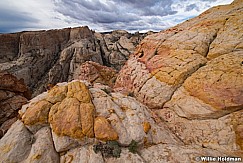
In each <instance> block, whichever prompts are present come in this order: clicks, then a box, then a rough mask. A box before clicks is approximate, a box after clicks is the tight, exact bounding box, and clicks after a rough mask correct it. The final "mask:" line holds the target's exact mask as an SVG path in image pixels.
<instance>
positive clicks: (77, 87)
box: [67, 81, 91, 103]
mask: <svg viewBox="0 0 243 163" xmlns="http://www.w3.org/2000/svg"><path fill="white" fill-rule="evenodd" d="M67 97H74V98H77V99H78V100H79V101H80V102H82V103H89V102H91V97H90V93H89V89H88V88H87V87H86V85H85V84H84V83H82V82H79V81H75V82H71V83H69V84H68V92H67Z"/></svg>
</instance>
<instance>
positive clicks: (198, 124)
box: [115, 1, 243, 152]
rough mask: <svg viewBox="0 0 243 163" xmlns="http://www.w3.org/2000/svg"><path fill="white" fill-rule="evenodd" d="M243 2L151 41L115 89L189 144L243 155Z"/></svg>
mask: <svg viewBox="0 0 243 163" xmlns="http://www.w3.org/2000/svg"><path fill="white" fill-rule="evenodd" d="M242 7H243V3H242V1H234V2H233V3H232V4H230V5H224V6H217V7H213V8H212V9H209V10H208V11H206V12H204V13H202V14H201V15H199V16H198V17H196V18H193V19H191V20H188V21H186V22H184V23H182V24H179V25H177V26H175V27H173V28H170V29H168V30H165V31H161V32H160V33H157V34H154V35H150V36H148V37H146V38H145V39H144V40H143V41H142V42H141V44H140V45H139V47H138V50H137V51H136V52H135V53H134V55H133V56H131V58H130V59H129V60H128V61H127V63H126V65H125V66H124V67H123V68H122V70H121V71H120V73H119V74H118V78H117V80H116V83H115V89H116V90H118V91H121V92H123V93H125V94H133V95H134V97H136V99H138V100H139V101H140V102H142V103H144V104H145V105H147V106H148V107H149V108H151V109H153V112H154V113H155V114H156V115H157V116H158V117H157V118H158V119H161V120H162V121H161V122H159V123H164V124H167V125H168V126H169V128H170V130H171V131H172V132H173V133H175V134H176V135H177V136H178V137H179V138H180V139H181V140H182V141H183V142H184V143H185V144H187V145H192V144H193V145H195V144H197V145H199V146H202V147H205V148H210V149H220V150H221V149H223V150H228V151H241V152H242V141H241V139H242V124H243V120H242V118H240V117H241V116H242V113H243V49H242V46H241V45H242V42H243V39H242V38H243V31H242V24H243V18H242V16H240V15H242V14H243V10H242Z"/></svg>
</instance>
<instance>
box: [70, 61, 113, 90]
mask: <svg viewBox="0 0 243 163" xmlns="http://www.w3.org/2000/svg"><path fill="white" fill-rule="evenodd" d="M74 78H75V79H79V80H86V81H88V82H90V83H92V84H95V83H101V84H104V85H108V86H110V87H113V86H114V84H115V81H116V78H117V71H116V70H115V69H113V68H110V67H106V66H102V65H100V64H98V63H95V62H91V61H88V62H85V63H83V64H82V65H81V66H80V68H79V71H78V70H77V73H76V74H75V75H74Z"/></svg>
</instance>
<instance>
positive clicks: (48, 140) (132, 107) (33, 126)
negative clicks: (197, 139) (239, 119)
mask: <svg viewBox="0 0 243 163" xmlns="http://www.w3.org/2000/svg"><path fill="white" fill-rule="evenodd" d="M54 92H58V93H54ZM20 116H21V120H18V121H17V122H16V123H14V125H13V126H12V127H11V128H10V130H9V131H8V132H7V134H6V135H5V136H4V137H3V138H2V139H1V140H0V150H1V152H0V162H83V161H87V162H114V161H116V162H117V161H118V162H161V161H162V162H163V161H164V162H167V161H171V162H178V161H179V162H180V161H181V160H183V161H191V160H195V157H196V156H201V155H210V156H215V157H216V156H218V155H226V156H228V155H230V156H238V157H239V156H240V155H241V154H242V152H240V151H238V152H234V150H232V149H231V146H227V145H226V146H225V147H227V148H228V149H231V150H232V151H231V152H229V151H228V150H226V149H227V148H226V149H223V148H219V149H212V148H210V146H208V147H207V148H203V147H202V146H200V145H198V144H187V143H185V142H184V141H185V139H184V140H181V139H179V138H178V135H176V134H174V133H173V132H172V131H171V130H170V128H169V127H171V126H169V127H167V126H166V125H165V123H158V122H157V121H156V117H154V115H153V112H151V111H150V110H149V109H148V108H147V107H146V106H145V105H143V104H141V103H139V102H138V101H136V99H135V98H133V97H130V96H127V95H123V94H121V93H115V92H114V93H110V94H107V93H106V92H105V91H103V90H102V89H99V88H94V87H91V86H89V85H85V84H84V83H83V82H81V81H78V80H75V81H72V82H70V83H59V84H58V85H56V86H55V87H53V88H52V89H51V90H50V91H48V92H44V93H42V94H40V95H39V96H37V97H35V98H34V99H32V100H31V101H30V102H29V103H28V104H26V105H24V106H23V107H22V109H21V110H20ZM238 116H240V115H238ZM223 122H224V120H222V124H223ZM235 123H236V122H235ZM221 127H225V126H221ZM226 127H227V126H226ZM222 131H223V130H222ZM230 134H234V133H233V132H232V131H231V133H230ZM232 136H233V135H232ZM221 139H222V141H223V140H228V137H227V138H226V137H221ZM107 141H115V142H117V143H118V146H117V148H119V150H118V151H119V153H118V155H117V156H118V157H106V156H105V153H102V152H97V151H95V150H94V145H95V144H97V143H98V142H107ZM131 142H136V143H137V145H138V148H137V149H136V150H134V151H132V150H131V148H130V147H129V145H130V144H131ZM232 143H233V144H232V146H234V147H232V148H237V147H236V143H235V142H232ZM209 144H210V143H209ZM133 148H135V147H133ZM106 150H107V149H106ZM113 150H116V149H113ZM195 151H196V152H195ZM103 152H107V151H103ZM151 156H152V157H151Z"/></svg>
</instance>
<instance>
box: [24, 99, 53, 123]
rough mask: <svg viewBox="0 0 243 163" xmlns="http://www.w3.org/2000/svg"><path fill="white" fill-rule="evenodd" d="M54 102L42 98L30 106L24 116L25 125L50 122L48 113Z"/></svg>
mask: <svg viewBox="0 0 243 163" xmlns="http://www.w3.org/2000/svg"><path fill="white" fill-rule="evenodd" d="M51 107H52V104H50V103H49V102H47V101H45V100H42V101H39V102H37V103H36V104H35V105H33V106H30V107H29V108H28V109H27V110H26V112H25V114H24V115H23V117H22V121H23V122H24V124H25V125H34V124H36V123H38V124H45V123H47V122H48V114H49V111H50V108H51Z"/></svg>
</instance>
